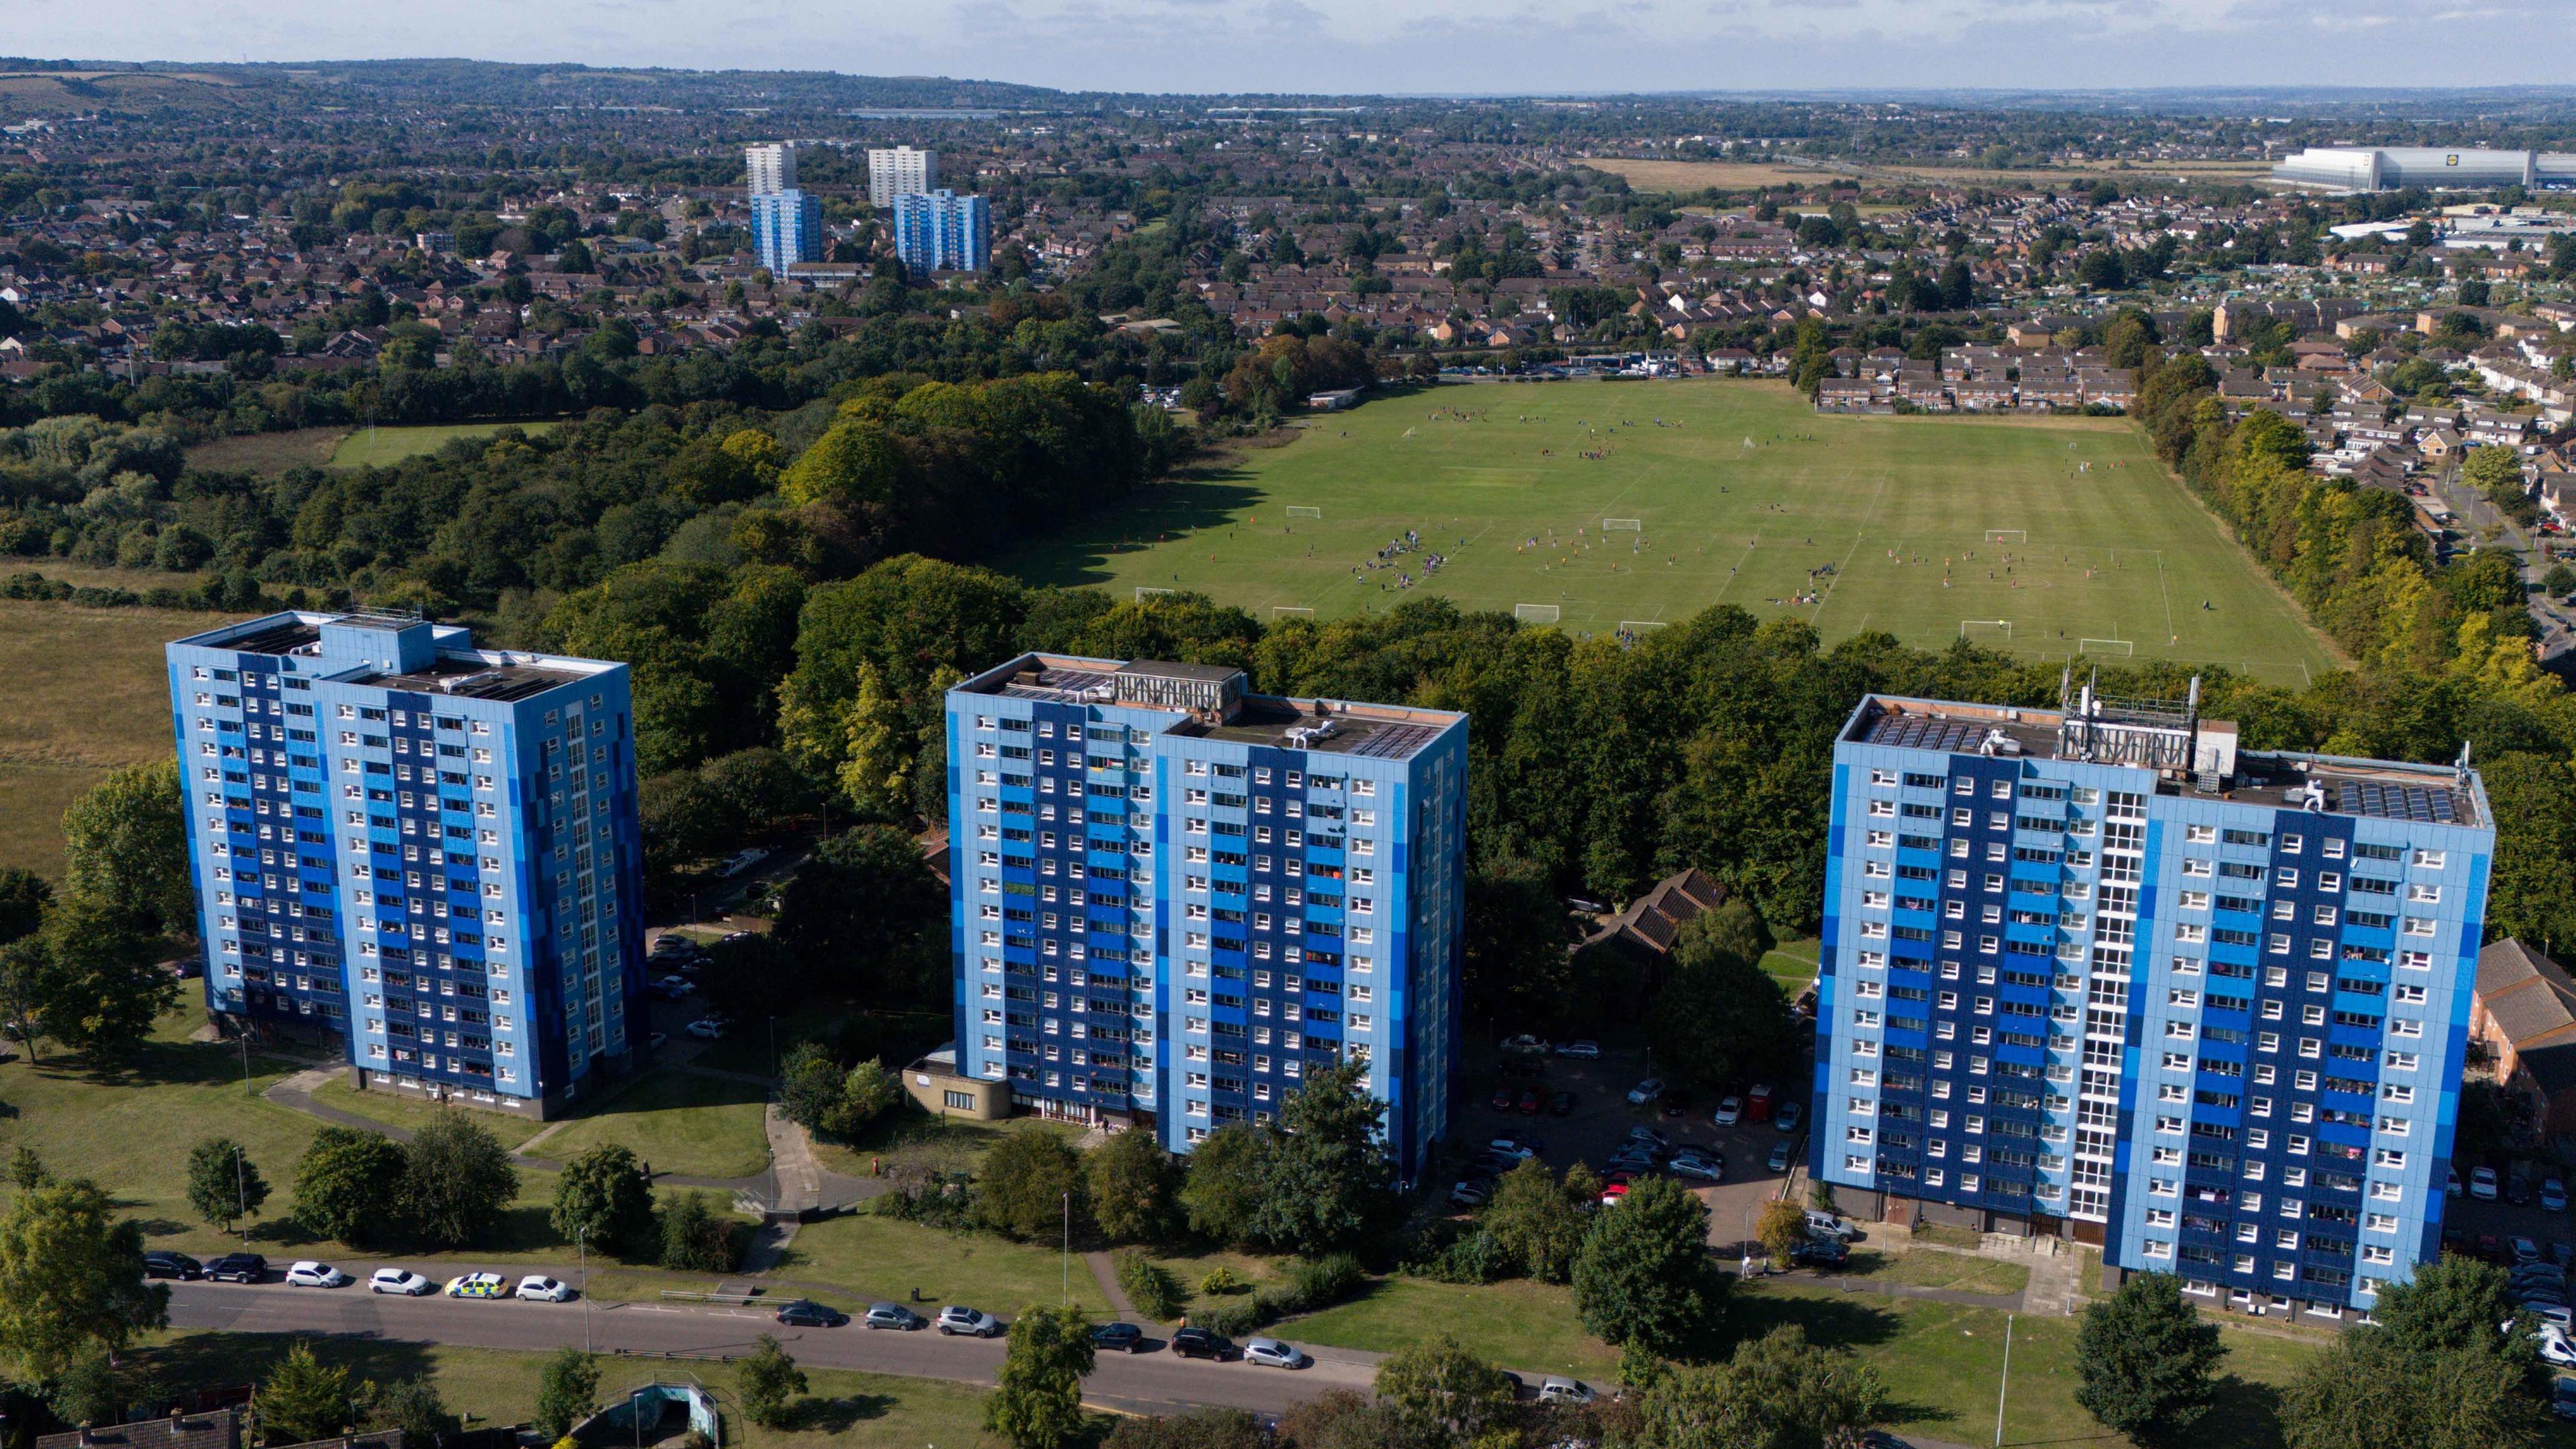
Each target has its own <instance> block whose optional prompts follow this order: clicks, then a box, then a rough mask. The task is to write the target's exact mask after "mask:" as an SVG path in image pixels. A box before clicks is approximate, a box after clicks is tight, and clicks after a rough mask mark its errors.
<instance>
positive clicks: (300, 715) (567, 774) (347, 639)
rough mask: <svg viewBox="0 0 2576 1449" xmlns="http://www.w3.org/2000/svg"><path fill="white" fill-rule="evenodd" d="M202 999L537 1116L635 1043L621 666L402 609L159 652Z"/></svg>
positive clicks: (630, 751)
mask: <svg viewBox="0 0 2576 1449" xmlns="http://www.w3.org/2000/svg"><path fill="white" fill-rule="evenodd" d="M167 655H168V661H169V670H170V704H171V711H172V727H173V728H174V729H175V730H176V732H177V739H178V751H179V767H180V773H181V776H182V783H183V795H184V805H185V814H186V829H187V840H188V857H189V866H190V870H191V873H192V877H193V880H194V882H195V887H196V894H197V911H198V927H199V929H198V935H199V938H200V939H202V940H203V941H204V942H205V981H206V1005H207V1007H208V1009H209V1010H210V1011H211V1012H212V1013H213V1014H214V1015H215V1016H217V1017H218V1018H219V1019H227V1020H229V1021H231V1022H233V1023H234V1024H235V1025H236V1026H241V1027H247V1028H252V1029H285V1030H289V1031H292V1032H294V1033H296V1034H298V1035H306V1036H313V1037H319V1038H325V1039H329V1038H337V1039H338V1040H339V1041H340V1042H341V1044H342V1046H343V1047H344V1049H345V1051H346V1054H347V1059H348V1062H349V1065H350V1067H351V1068H352V1076H353V1078H354V1079H355V1080H356V1081H357V1082H358V1084H359V1085H361V1086H371V1085H385V1086H392V1087H397V1088H403V1089H409V1090H416V1091H422V1092H425V1093H432V1094H436V1095H441V1096H446V1097H449V1098H451V1099H453V1100H458V1101H464V1102H471V1103H475V1104H479V1105H483V1106H488V1107H494V1108H500V1109H504V1110H509V1111H515V1112H522V1113H526V1114H528V1115H531V1116H537V1117H549V1116H554V1115H557V1114H558V1113H559V1112H560V1111H562V1110H565V1109H567V1108H568V1107H569V1106H570V1105H571V1104H572V1103H574V1102H575V1101H577V1100H579V1099H581V1098H582V1097H583V1096H584V1095H585V1093H586V1091H587V1089H588V1087H589V1086H590V1084H591V1083H593V1082H595V1081H597V1080H599V1074H600V1073H601V1072H602V1071H615V1070H618V1069H622V1068H623V1067H624V1066H625V1065H627V1064H628V1063H629V1062H630V1061H631V1060H632V1059H633V1058H634V1056H635V1054H636V1053H637V1052H638V1051H639V1050H641V1049H642V1047H643V1045H644V1043H645V1040H646V1036H647V1033H648V1031H649V1023H648V1021H647V1019H646V1012H645V1009H644V1005H643V991H644V975H643V964H644V949H643V948H644V917H643V907H642V888H643V857H642V848H641V843H640V834H639V831H638V828H637V817H636V800H635V745H634V739H633V734H634V731H633V727H632V725H631V722H630V721H631V718H632V710H631V708H630V705H629V702H628V693H627V676H626V666H625V665H623V664H611V663H604V662H602V661H599V660H595V659H571V658H564V657H560V656H556V655H549V654H529V653H522V652H519V651H515V650H513V651H498V650H488V649H477V648H475V647H474V643H473V639H472V636H471V635H470V634H469V632H468V631H467V630H465V629H463V628H461V627H457V626H453V625H440V624H434V623H430V622H428V621H426V620H423V619H421V618H419V617H417V616H414V615H404V614H386V613H345V614H322V613H282V614H271V615H268V616H266V617H264V618H258V619H251V620H247V621H244V622H241V623H237V624H228V625H225V626H224V627H222V628H220V629H213V630H209V631H207V632H205V633H202V634H194V635H190V636H189V637H187V638H185V639H181V640H178V641H176V642H175V643H172V644H171V645H170V646H169V647H168V650H167Z"/></svg>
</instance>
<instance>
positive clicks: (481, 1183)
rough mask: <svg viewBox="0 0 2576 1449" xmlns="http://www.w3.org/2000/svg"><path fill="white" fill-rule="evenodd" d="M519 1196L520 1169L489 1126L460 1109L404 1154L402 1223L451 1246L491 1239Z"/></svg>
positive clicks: (438, 1120)
mask: <svg viewBox="0 0 2576 1449" xmlns="http://www.w3.org/2000/svg"><path fill="white" fill-rule="evenodd" d="M518 1197H519V1170H518V1169H517V1168H515V1167H513V1166H511V1165H510V1149H509V1148H507V1147H504V1146H502V1145H501V1139H500V1138H499V1137H498V1136H496V1135H494V1133H493V1131H492V1129H491V1128H490V1127H487V1126H485V1125H484V1124H483V1123H482V1122H481V1121H479V1120H477V1119H476V1118H475V1117H473V1116H471V1115H469V1114H468V1113H466V1112H465V1111H464V1110H462V1109H461V1108H450V1109H448V1110H446V1111H444V1112H440V1113H439V1114H438V1115H436V1116H434V1117H432V1118H431V1119H430V1120H429V1122H428V1124H427V1125H426V1126H424V1127H422V1128H421V1129H420V1130H419V1131H417V1132H414V1133H413V1134H412V1138H411V1143H410V1145H409V1147H408V1148H407V1150H406V1151H405V1152H404V1154H403V1178H402V1189H401V1205H402V1209H401V1210H402V1216H403V1221H404V1222H405V1223H406V1224H407V1225H408V1226H409V1227H410V1228H411V1230H412V1231H413V1232H414V1233H417V1234H418V1235H419V1236H420V1237H421V1239H422V1240H423V1241H425V1242H428V1243H431V1244H434V1245H436V1246H439V1247H446V1248H465V1247H474V1246H478V1245H480V1244H484V1243H488V1242H490V1241H491V1240H492V1238H493V1237H494V1235H495V1234H496V1233H497V1232H498V1231H499V1229H500V1226H501V1217H502V1215H503V1214H504V1213H506V1212H508V1211H509V1210H510V1204H511V1203H513V1202H516V1201H517V1200H518Z"/></svg>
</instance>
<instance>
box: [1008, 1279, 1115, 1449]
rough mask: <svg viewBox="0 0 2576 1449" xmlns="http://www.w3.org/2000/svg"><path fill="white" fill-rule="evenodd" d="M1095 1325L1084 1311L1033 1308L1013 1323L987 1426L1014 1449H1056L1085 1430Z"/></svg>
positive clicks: (1024, 1312)
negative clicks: (1085, 1386)
mask: <svg viewBox="0 0 2576 1449" xmlns="http://www.w3.org/2000/svg"><path fill="white" fill-rule="evenodd" d="M1091 1366H1092V1346H1091V1324H1090V1322H1089V1320H1087V1319H1086V1318H1085V1317H1084V1316H1083V1313H1082V1310H1080V1309H1078V1308H1045V1307H1031V1308H1029V1309H1027V1310H1025V1311H1023V1312H1022V1313H1021V1314H1020V1316H1019V1317H1018V1318H1016V1319H1014V1320H1013V1321H1012V1323H1011V1333H1010V1342H1009V1346H1008V1347H1007V1348H1006V1349H1005V1350H1004V1352H1003V1355H1002V1372H1001V1376H1000V1380H999V1382H998V1383H996V1384H995V1386H994V1388H993V1393H992V1396H991V1397H990V1398H988V1399H986V1400H985V1406H984V1425H985V1427H986V1428H988V1429H991V1430H992V1431H993V1432H994V1433H996V1434H998V1435H1000V1436H1001V1437H1002V1438H1003V1439H1005V1440H1007V1441H1009V1442H1010V1443H1011V1445H1012V1446H1013V1449H1056V1446H1058V1445H1061V1444H1064V1443H1067V1442H1069V1441H1071V1440H1072V1438H1073V1437H1074V1436H1075V1435H1076V1434H1077V1433H1079V1432H1080V1431H1081V1428H1082V1380H1083V1378H1084V1376H1085V1375H1087V1374H1089V1373H1090V1372H1091Z"/></svg>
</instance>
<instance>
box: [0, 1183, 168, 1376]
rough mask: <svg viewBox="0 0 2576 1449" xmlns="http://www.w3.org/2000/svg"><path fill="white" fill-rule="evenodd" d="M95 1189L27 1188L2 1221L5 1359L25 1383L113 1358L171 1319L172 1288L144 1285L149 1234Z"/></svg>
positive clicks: (0, 1297) (0, 1317)
mask: <svg viewBox="0 0 2576 1449" xmlns="http://www.w3.org/2000/svg"><path fill="white" fill-rule="evenodd" d="M114 1207H115V1205H114V1204H113V1203H112V1202H110V1201H109V1199H108V1196H107V1194H106V1193H104V1192H101V1191H100V1190H99V1189H98V1188H97V1186H96V1185H94V1184H92V1183H90V1182H87V1181H80V1182H68V1183H47V1184H43V1185H40V1186H36V1187H26V1188H21V1189H19V1191H18V1193H17V1195H16V1196H15V1197H14V1198H12V1199H11V1200H10V1203H9V1210H8V1213H7V1214H6V1215H5V1216H0V1353H5V1354H6V1355H7V1356H8V1358H9V1359H10V1360H11V1361H12V1362H13V1363H14V1364H15V1365H16V1366H17V1368H18V1371H19V1375H20V1377H22V1378H26V1379H45V1378H50V1377H52V1376H53V1375H54V1374H56V1373H59V1372H60V1371H61V1370H62V1368H63V1367H64V1365H66V1364H68V1363H69V1362H71V1359H72V1356H73V1355H74V1354H76V1353H78V1352H79V1351H80V1350H81V1349H82V1348H84V1347H86V1346H88V1345H92V1344H96V1345H102V1346H104V1347H105V1348H107V1349H108V1350H109V1351H110V1352H111V1353H113V1352H116V1351H118V1350H121V1349H123V1348H124V1347H125V1345H126V1344H127V1343H129V1342H130V1341H132V1339H133V1338H134V1336H135V1335H136V1334H138V1333H143V1332H146V1331H148V1330H151V1329H156V1328H161V1327H164V1326H166V1325H167V1324H168V1322H169V1319H170V1287H169V1285H168V1284H166V1283H146V1282H145V1281H144V1279H143V1228H142V1225H141V1224H139V1223H137V1222H135V1221H134V1220H133V1219H131V1218H126V1219H121V1220H120V1219H116V1218H114V1217H112V1216H111V1214H112V1213H113V1212H114Z"/></svg>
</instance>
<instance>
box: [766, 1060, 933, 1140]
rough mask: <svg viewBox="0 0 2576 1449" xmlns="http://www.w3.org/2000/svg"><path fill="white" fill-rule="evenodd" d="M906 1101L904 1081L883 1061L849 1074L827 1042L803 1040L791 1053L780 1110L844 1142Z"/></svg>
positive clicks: (782, 1084) (863, 1064)
mask: <svg viewBox="0 0 2576 1449" xmlns="http://www.w3.org/2000/svg"><path fill="white" fill-rule="evenodd" d="M902 1100H903V1083H902V1082H900V1081H898V1080H896V1078H895V1077H894V1075H893V1074H892V1073H890V1072H888V1071H887V1070H886V1069H885V1064H884V1063H883V1062H881V1061H877V1060H873V1059H871V1060H868V1061H864V1062H861V1063H859V1064H858V1065H857V1066H854V1067H851V1068H849V1069H848V1070H846V1071H844V1070H843V1069H842V1067H841V1065H840V1063H839V1062H837V1061H835V1060H834V1059H833V1057H832V1052H831V1049H830V1048H829V1047H826V1046H825V1045H823V1044H822V1043H821V1042H817V1041H805V1042H798V1043H797V1044H796V1046H795V1047H794V1048H792V1049H791V1050H790V1051H789V1052H788V1053H787V1063H786V1066H785V1068H784V1070H783V1071H782V1073H781V1080H780V1083H779V1088H778V1108H779V1111H780V1112H782V1113H783V1114H785V1116H786V1118H787V1120H788V1121H790V1122H793V1123H795V1124H797V1125H798V1126H800V1127H803V1128H804V1129H806V1130H807V1131H809V1132H820V1133H822V1134H824V1135H826V1136H829V1137H837V1138H840V1139H842V1140H843V1141H848V1140H849V1139H851V1138H853V1137H856V1136H858V1135H859V1134H860V1133H861V1132H864V1131H866V1130H867V1128H868V1125H869V1124H870V1123H872V1122H874V1121H876V1119H877V1118H879V1117H881V1116H884V1115H885V1114H886V1113H887V1112H888V1111H891V1110H892V1109H893V1107H894V1105H895V1104H896V1103H897V1102H900V1101H902Z"/></svg>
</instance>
